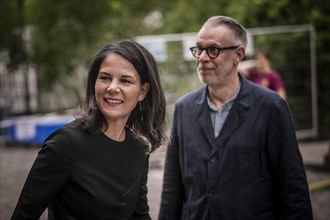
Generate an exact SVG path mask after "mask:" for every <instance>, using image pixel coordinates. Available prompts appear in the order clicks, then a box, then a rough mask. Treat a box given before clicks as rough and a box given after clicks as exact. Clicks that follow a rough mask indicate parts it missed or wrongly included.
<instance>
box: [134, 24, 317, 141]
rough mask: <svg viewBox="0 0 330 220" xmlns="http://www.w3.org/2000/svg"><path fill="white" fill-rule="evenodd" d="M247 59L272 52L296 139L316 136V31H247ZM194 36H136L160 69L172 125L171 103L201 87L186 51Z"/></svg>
mask: <svg viewBox="0 0 330 220" xmlns="http://www.w3.org/2000/svg"><path fill="white" fill-rule="evenodd" d="M247 32H248V40H249V44H248V46H247V57H249V56H251V55H252V54H253V52H254V51H255V50H256V49H265V50H267V51H269V52H271V55H272V66H273V68H274V69H276V70H277V71H278V72H279V73H280V74H281V76H282V78H283V80H284V83H285V87H286V92H287V101H288V104H289V107H290V109H291V111H292V115H293V119H294V123H295V127H296V133H297V137H298V138H306V137H313V136H316V135H317V134H318V116H317V111H318V109H317V88H316V67H315V66H316V64H315V63H316V54H315V45H314V41H315V31H314V28H313V26H312V25H310V24H305V25H290V26H277V27H263V28H252V29H247ZM195 39H196V33H183V34H166V35H149V36H138V37H136V41H138V42H139V43H141V44H143V45H144V46H145V47H146V48H148V49H149V50H150V51H151V52H152V53H153V54H154V56H155V57H156V59H157V61H158V62H159V66H160V69H161V72H162V73H161V74H162V75H161V76H162V80H163V85H164V89H165V91H166V97H167V102H168V122H169V124H170V123H171V119H172V113H173V105H174V102H175V101H176V100H177V99H178V98H179V97H180V96H182V95H183V94H185V93H187V92H189V91H192V90H194V89H197V88H199V87H201V86H202V84H201V83H200V82H199V79H198V77H197V73H196V66H195V62H194V58H193V56H192V55H191V54H190V51H189V47H190V46H193V45H195Z"/></svg>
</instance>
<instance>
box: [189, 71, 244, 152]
mask: <svg viewBox="0 0 330 220" xmlns="http://www.w3.org/2000/svg"><path fill="white" fill-rule="evenodd" d="M239 80H240V82H241V88H240V91H239V93H238V96H237V98H236V100H235V101H234V104H233V107H232V109H231V110H230V113H229V115H228V117H227V119H226V121H225V123H224V125H223V129H222V130H221V132H220V134H219V136H218V138H217V139H215V137H214V132H211V131H213V129H214V128H213V126H212V123H211V117H210V111H209V109H208V105H207V100H206V96H207V86H205V87H203V88H202V90H201V95H200V96H199V97H198V98H197V99H196V102H195V103H196V107H197V114H198V116H197V117H198V122H199V124H200V126H201V129H202V131H203V132H204V134H205V136H206V137H207V139H208V141H209V143H210V144H211V145H212V151H211V154H213V153H214V152H215V151H216V150H217V149H218V148H220V147H221V146H222V145H223V143H224V142H225V141H226V140H227V139H228V138H229V137H230V136H231V134H232V133H233V132H234V131H235V130H236V129H237V128H238V127H239V126H240V124H241V123H242V121H243V120H244V117H245V111H246V109H248V108H250V107H251V85H250V82H249V81H248V80H247V79H246V78H245V77H243V76H241V75H240V74H239ZM216 146H217V147H216Z"/></svg>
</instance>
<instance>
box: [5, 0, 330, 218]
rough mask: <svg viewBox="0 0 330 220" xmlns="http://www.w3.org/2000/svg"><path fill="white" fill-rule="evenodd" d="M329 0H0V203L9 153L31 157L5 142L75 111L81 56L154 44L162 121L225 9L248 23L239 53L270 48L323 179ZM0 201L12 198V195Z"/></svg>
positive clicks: (84, 66) (328, 114) (31, 141)
mask: <svg viewBox="0 0 330 220" xmlns="http://www.w3.org/2000/svg"><path fill="white" fill-rule="evenodd" d="M329 5H330V4H327V2H326V1H324V0H300V1H294V2H292V1H291V0H279V1H273V0H166V1H165V0H1V1H0V15H1V19H0V120H1V133H0V135H1V136H0V137H1V140H0V144H1V155H2V157H1V160H2V161H1V181H2V182H1V191H0V192H1V194H0V196H1V210H0V213H1V212H2V213H3V210H4V209H6V208H5V207H7V206H5V205H3V204H4V203H3V201H4V200H5V198H4V197H5V196H9V195H8V194H6V193H7V191H6V190H8V188H6V190H5V188H4V187H5V186H4V185H3V183H4V180H2V179H3V177H4V176H5V175H9V176H10V177H15V175H16V174H17V173H15V172H18V171H17V170H19V168H17V167H15V170H16V171H13V170H12V171H10V167H9V165H8V164H7V162H9V161H10V162H11V163H15V164H18V165H17V166H18V167H23V166H25V168H26V167H28V168H29V167H30V162H27V164H28V165H26V164H25V165H23V164H24V163H23V162H21V163H19V162H17V161H14V160H13V159H14V158H15V156H14V154H13V155H12V153H13V150H14V149H15V150H17V149H19V150H22V149H23V152H25V151H26V150H27V149H26V148H25V147H23V148H22V145H24V146H27V145H28V146H31V145H32V146H37V147H38V146H40V144H41V143H42V141H43V140H44V139H45V137H47V135H48V134H49V133H51V132H52V131H54V130H56V129H57V128H59V127H61V126H63V125H64V124H65V123H67V122H69V121H71V120H73V115H74V112H75V109H76V108H77V107H78V106H79V105H81V103H82V101H83V98H84V95H85V84H86V76H87V71H88V68H89V64H90V62H91V60H92V59H93V56H94V55H95V54H96V53H97V51H98V50H99V49H100V48H101V47H103V46H104V45H105V44H108V43H110V42H113V41H115V40H119V39H123V38H129V39H133V40H136V41H138V42H140V43H141V44H143V45H144V46H145V47H147V48H148V49H149V50H150V51H151V52H152V53H153V54H154V56H155V57H156V59H157V61H158V63H159V67H160V69H161V77H162V83H163V86H164V89H165V92H166V98H167V103H168V105H167V108H168V109H167V111H168V114H167V119H168V120H167V121H168V127H169V129H170V128H171V118H172V112H173V105H174V102H175V101H176V100H177V99H178V98H179V97H180V96H181V95H183V94H185V93H187V92H189V91H191V90H193V89H196V88H198V87H200V86H202V84H201V83H200V82H199V80H198V77H197V73H196V68H195V62H194V59H193V57H192V55H191V54H190V51H189V49H188V48H189V47H190V46H194V44H195V37H196V32H197V31H198V30H199V29H200V27H201V25H202V24H203V22H204V21H205V20H206V19H207V18H209V17H210V16H213V15H227V16H231V17H233V18H235V19H236V20H238V21H239V22H240V23H241V24H242V25H243V26H244V27H245V28H246V29H247V31H248V39H249V45H248V48H247V56H246V58H247V59H249V58H251V57H252V55H253V53H254V51H256V50H258V49H266V50H267V51H269V52H270V54H271V56H272V66H273V68H274V69H276V70H277V71H278V72H279V73H280V74H281V76H282V78H283V81H284V84H285V88H286V91H287V101H288V104H289V106H290V108H291V110H292V114H293V119H294V123H295V127H296V131H297V137H298V138H299V141H300V143H301V145H304V144H305V145H304V146H311V147H310V148H308V147H306V148H304V147H302V148H301V149H302V150H304V149H307V150H306V151H304V152H307V153H306V155H308V156H309V157H312V156H311V155H313V153H315V152H316V151H317V149H320V148H317V147H315V145H313V144H311V143H321V145H322V147H321V149H322V150H319V152H317V153H318V154H317V155H318V156H315V157H318V158H317V159H316V160H317V161H318V163H317V164H318V166H321V167H322V168H321V169H319V170H321V171H322V172H323V173H322V175H325V176H322V178H321V179H322V180H323V179H324V178H326V179H327V178H329V173H328V168H329V163H330V162H329V157H330V156H329V154H330V144H329V138H330V101H329V100H330V74H329V72H330V67H329V64H330V53H329V51H330V43H329V42H330V34H329V33H330V6H329ZM18 146H19V147H18ZM312 147H314V148H313V150H310V149H312ZM8 149H9V150H10V153H9V154H8V152H7V150H8ZM164 151H165V150H164V149H163V151H162V149H160V150H159V152H158V155H157V153H156V156H155V157H154V158H157V159H154V161H152V162H153V163H154V164H156V165H155V166H154V167H155V168H157V169H158V168H159V169H160V170H161V168H162V161H163V157H164V154H163V152H164ZM19 152H21V151H19ZM28 152H29V153H28V154H31V155H32V157H28V156H22V158H28V159H27V160H29V161H31V160H33V159H34V156H35V154H36V151H35V149H32V152H31V149H29V150H28ZM304 152H303V153H304ZM320 152H321V153H320ZM4 155H6V156H4ZM10 155H11V156H10ZM15 155H16V154H15ZM23 155H27V152H25V154H23ZM16 157H17V156H16ZM18 157H19V158H20V156H18ZM19 160H20V161H22V159H19ZM307 160H308V159H307ZM316 160H314V159H311V161H312V162H313V161H316ZM3 161H6V162H3ZM314 168H315V167H314ZM325 169H326V170H327V172H326V173H324V170H325ZM26 170H28V169H26ZM8 172H9V174H8ZM10 172H12V173H10ZM26 172H27V171H25V172H24V174H22V175H23V177H25V175H26ZM11 174H12V175H11ZM14 174H15V175H14ZM151 174H152V173H151ZM155 175H156V174H155ZM9 176H6V178H7V177H8V178H9ZM159 176H160V174H157V175H156V177H157V178H159ZM151 177H152V175H151ZM23 179H24V178H22V180H21V181H24V180H23ZM312 179H313V180H314V177H313V178H312ZM316 179H317V178H316ZM316 179H315V180H316ZM158 180H159V181H161V179H158ZM317 180H319V179H317ZM151 181H153V179H152V178H151ZM159 181H156V182H157V184H159ZM14 182H15V181H14ZM9 183H11V182H10V181H9ZM19 184H22V183H19ZM9 185H11V184H9ZM326 185H327V184H326ZM328 186H329V184H328V185H327V187H328ZM20 187H21V186H20ZM159 190H160V188H159V189H158V190H157V192H158V191H159ZM327 193H328V194H326V195H327V196H329V191H327ZM156 195H158V194H156ZM15 196H17V195H16V194H15ZM15 196H13V200H15V199H17V198H15ZM153 196H155V195H153ZM156 199H158V197H157V198H156ZM329 200H330V198H329ZM329 200H327V202H328V203H326V204H329ZM157 201H158V200H157ZM6 202H7V203H10V205H9V207H11V208H12V207H13V204H12V203H14V202H10V201H9V200H8V201H7V200H6ZM7 203H6V204H7ZM323 205H324V202H323ZM9 210H10V208H9ZM327 213H329V212H327ZM327 213H326V214H327ZM0 217H1V216H0ZM0 219H1V220H2V218H0ZM3 219H4V220H6V219H7V218H6V217H3Z"/></svg>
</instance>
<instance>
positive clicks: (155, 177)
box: [0, 141, 330, 220]
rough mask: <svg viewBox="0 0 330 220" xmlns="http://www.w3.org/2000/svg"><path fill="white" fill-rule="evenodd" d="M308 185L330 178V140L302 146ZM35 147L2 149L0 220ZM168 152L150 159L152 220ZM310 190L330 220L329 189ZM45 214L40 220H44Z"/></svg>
mask: <svg viewBox="0 0 330 220" xmlns="http://www.w3.org/2000/svg"><path fill="white" fill-rule="evenodd" d="M300 150H301V152H302V155H303V158H304V163H305V167H306V173H307V178H308V182H309V183H310V184H314V183H319V182H320V181H322V180H326V179H329V178H330V170H325V169H323V166H322V163H323V161H324V156H325V155H326V154H327V152H328V151H329V141H319V142H304V143H300ZM37 152H38V148H35V147H22V146H20V147H17V146H11V147H5V146H3V144H2V146H1V147H0V159H1V161H0V162H1V163H0V220H9V219H10V216H11V213H12V211H13V208H14V206H15V204H16V201H17V198H18V195H19V193H20V190H21V188H22V186H23V184H24V181H25V178H26V176H27V173H28V171H29V169H30V167H31V166H32V163H33V160H34V159H35V157H36V154H37ZM164 157H165V151H164V149H160V150H158V151H157V152H155V153H154V154H153V155H152V156H151V159H150V172H149V181H148V187H149V195H148V197H149V205H150V209H151V216H152V219H153V220H157V215H158V211H159V204H160V194H161V188H162V178H163V163H164ZM314 186H316V187H315V190H314V191H311V193H310V195H311V200H312V205H313V212H314V220H330V187H329V186H328V187H326V188H320V186H318V185H314ZM45 219H46V215H43V216H42V218H41V220H45Z"/></svg>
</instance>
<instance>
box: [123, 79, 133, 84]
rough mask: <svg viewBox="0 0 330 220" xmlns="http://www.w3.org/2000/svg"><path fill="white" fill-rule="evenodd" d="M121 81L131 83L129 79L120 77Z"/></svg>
mask: <svg viewBox="0 0 330 220" xmlns="http://www.w3.org/2000/svg"><path fill="white" fill-rule="evenodd" d="M121 81H122V82H123V83H129V84H130V83H132V82H131V81H130V80H127V79H122V80H121Z"/></svg>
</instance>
